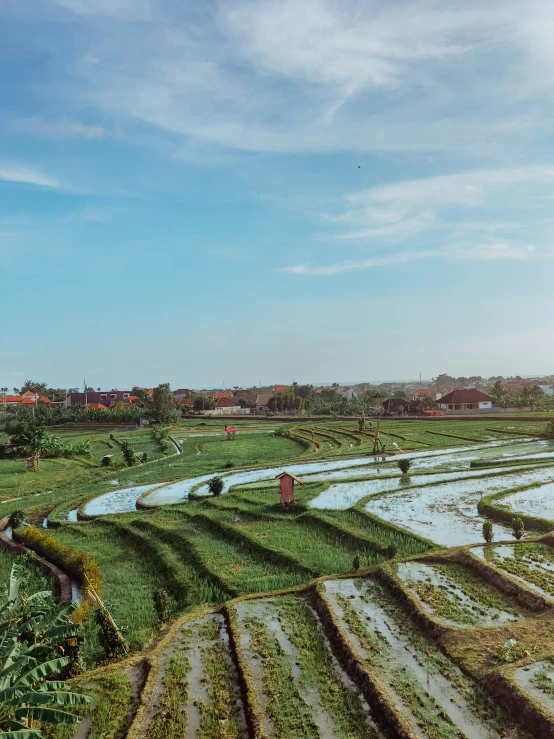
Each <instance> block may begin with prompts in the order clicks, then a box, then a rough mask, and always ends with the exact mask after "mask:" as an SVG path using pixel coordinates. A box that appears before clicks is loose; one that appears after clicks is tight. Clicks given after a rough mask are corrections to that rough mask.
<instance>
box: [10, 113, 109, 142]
mask: <svg viewBox="0 0 554 739" xmlns="http://www.w3.org/2000/svg"><path fill="white" fill-rule="evenodd" d="M11 128H12V129H13V130H15V131H19V132H21V133H26V134H30V135H31V136H40V137H42V138H46V139H72V138H78V139H92V140H100V139H104V138H105V137H106V135H107V131H106V129H105V128H104V127H103V126H98V125H87V124H85V123H80V122H79V121H73V120H71V119H69V118H64V119H63V120H60V121H43V120H41V119H39V118H18V119H16V120H14V121H12V123H11Z"/></svg>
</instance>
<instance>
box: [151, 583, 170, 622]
mask: <svg viewBox="0 0 554 739" xmlns="http://www.w3.org/2000/svg"><path fill="white" fill-rule="evenodd" d="M152 600H153V602H154V610H155V611H156V615H157V616H158V621H160V622H161V621H164V620H165V618H166V616H167V606H168V597H167V591H165V590H162V589H159V590H155V591H154V593H153V595H152Z"/></svg>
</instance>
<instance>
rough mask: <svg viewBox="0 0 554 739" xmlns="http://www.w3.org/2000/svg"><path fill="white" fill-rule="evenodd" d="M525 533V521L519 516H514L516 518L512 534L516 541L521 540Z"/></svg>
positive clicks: (513, 521)
mask: <svg viewBox="0 0 554 739" xmlns="http://www.w3.org/2000/svg"><path fill="white" fill-rule="evenodd" d="M524 532H525V524H524V523H523V519H522V518H520V517H519V516H514V518H512V534H513V535H514V536H515V538H516V539H521V537H522V536H523V534H524Z"/></svg>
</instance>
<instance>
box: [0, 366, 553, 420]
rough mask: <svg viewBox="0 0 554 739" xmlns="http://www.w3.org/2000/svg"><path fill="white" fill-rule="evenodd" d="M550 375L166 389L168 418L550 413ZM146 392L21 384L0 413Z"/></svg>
mask: <svg viewBox="0 0 554 739" xmlns="http://www.w3.org/2000/svg"><path fill="white" fill-rule="evenodd" d="M553 381H554V376H545V377H534V378H523V377H508V378H504V377H502V376H496V377H489V378H483V377H479V376H473V377H469V378H467V377H458V378H455V377H452V376H450V375H447V374H442V375H439V376H438V377H437V378H435V379H433V380H431V381H419V382H391V383H380V384H370V383H359V384H356V385H352V386H342V385H339V384H338V383H333V384H331V385H320V386H319V387H314V386H312V385H300V384H298V383H296V382H295V383H292V384H290V385H284V384H283V385H273V386H265V387H260V388H255V387H251V388H246V389H245V388H242V387H238V386H235V387H233V388H231V389H229V388H214V389H201V390H198V389H192V388H179V389H176V390H171V388H170V387H169V385H164V386H159V387H164V388H166V391H167V393H168V394H169V393H170V394H171V403H172V405H173V410H174V413H175V415H205V416H242V415H309V414H314V415H334V414H342V415H357V414H359V413H362V412H366V413H369V414H375V415H407V414H408V415H422V414H426V415H432V414H440V415H443V414H448V413H456V414H460V413H462V414H465V413H471V414H479V413H486V412H491V411H492V410H493V409H496V410H499V411H502V410H506V411H509V410H514V409H518V410H524V409H528V410H533V409H536V408H537V407H543V406H544V407H545V408H549V409H550V408H551V407H552V406H554V387H553ZM153 395H154V388H142V387H139V386H133V387H132V388H130V389H128V390H118V389H115V388H114V389H111V390H102V389H101V388H97V389H94V388H92V387H89V386H88V385H86V384H85V385H84V386H83V389H82V390H79V389H77V388H70V389H68V390H65V389H59V388H58V389H54V388H49V387H48V386H47V385H46V384H45V383H34V382H31V381H27V382H26V383H25V384H24V386H23V387H22V388H21V389H20V390H18V389H17V388H14V389H13V393H12V394H10V393H9V392H8V388H0V411H2V410H4V411H8V410H10V411H12V412H13V411H15V410H16V409H18V408H21V409H24V408H25V407H29V408H37V407H40V408H43V409H45V408H52V409H54V408H60V409H61V408H67V409H75V410H76V409H81V410H82V411H83V410H85V409H86V410H88V411H91V412H93V411H94V412H95V413H94V415H95V417H96V416H97V415H98V412H100V413H101V412H109V411H112V412H114V411H117V412H120V413H121V412H125V411H129V410H135V409H136V410H137V411H138V410H139V409H141V408H147V407H148V405H149V403H150V402H151V400H152V398H153Z"/></svg>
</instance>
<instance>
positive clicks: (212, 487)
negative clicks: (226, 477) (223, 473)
mask: <svg viewBox="0 0 554 739" xmlns="http://www.w3.org/2000/svg"><path fill="white" fill-rule="evenodd" d="M208 489H209V491H210V493H211V494H212V495H215V496H217V495H220V494H221V491H222V490H223V480H222V479H221V477H212V479H211V480H210V481H209V483H208Z"/></svg>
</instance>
